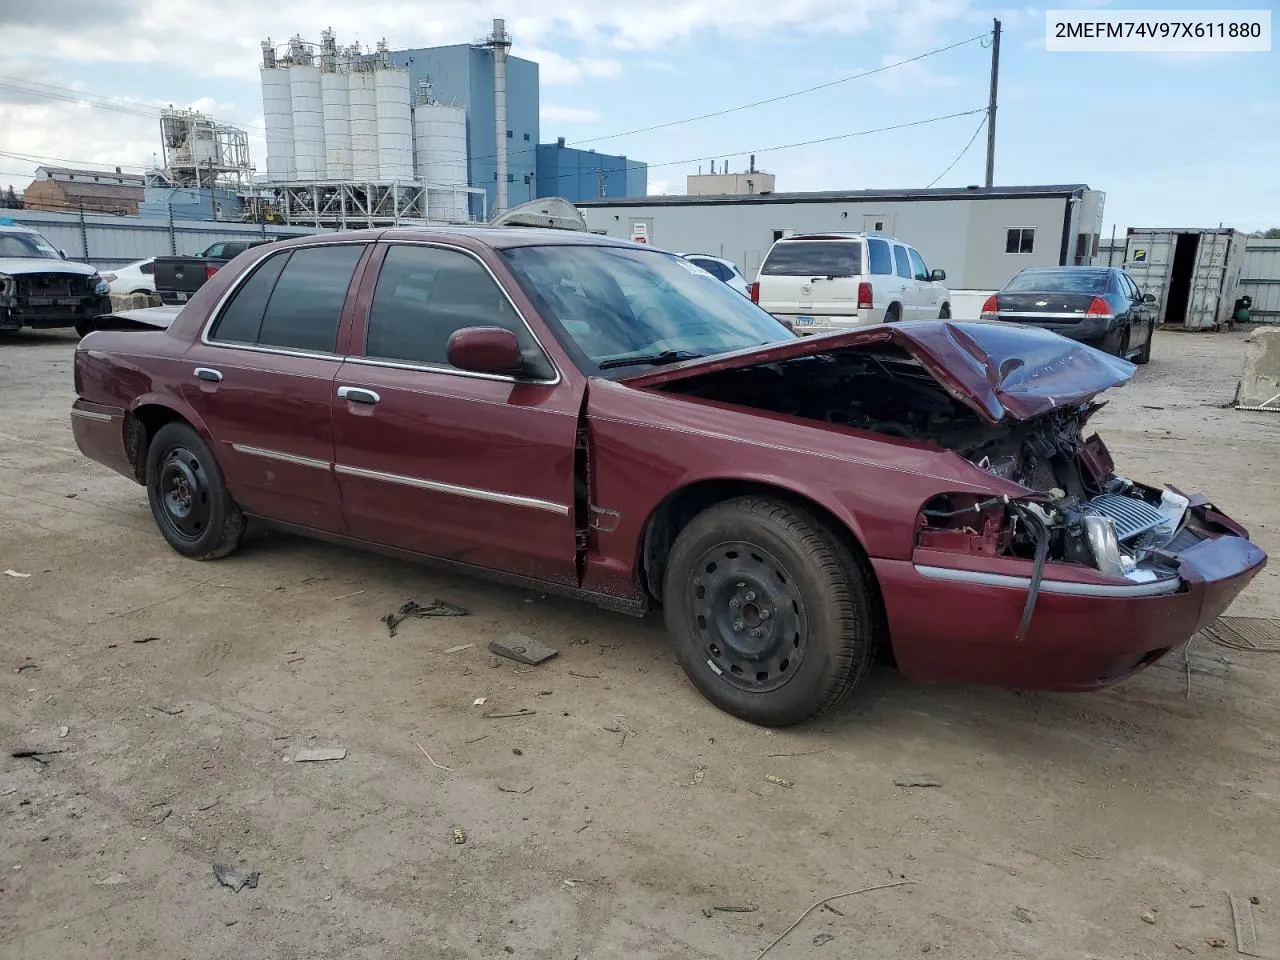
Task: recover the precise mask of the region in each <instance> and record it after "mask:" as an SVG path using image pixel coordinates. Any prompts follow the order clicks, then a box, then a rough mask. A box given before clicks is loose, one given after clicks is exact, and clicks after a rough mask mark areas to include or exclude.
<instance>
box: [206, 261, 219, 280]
mask: <svg viewBox="0 0 1280 960" xmlns="http://www.w3.org/2000/svg"><path fill="white" fill-rule="evenodd" d="M217 272H218V268H217V267H216V266H214V265H213V264H212V263H206V264H205V265H204V278H205V280H212V279H213V275H214V274H215V273H217Z"/></svg>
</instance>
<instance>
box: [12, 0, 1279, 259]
mask: <svg viewBox="0 0 1280 960" xmlns="http://www.w3.org/2000/svg"><path fill="white" fill-rule="evenodd" d="M1052 6H1053V7H1054V8H1076V9H1078V8H1083V7H1090V8H1101V7H1108V6H1109V7H1111V8H1120V9H1182V10H1185V9H1199V10H1205V9H1239V8H1255V9H1272V10H1273V19H1274V20H1275V21H1276V23H1275V25H1274V26H1275V27H1276V28H1280V17H1276V16H1275V11H1274V3H1272V4H1267V3H1259V2H1258V0H1252V2H1250V0H1239V2H1235V3H1230V2H1228V3H1213V2H1211V0H1198V2H1195V3H1183V2H1179V0H1163V2H1157V3H1144V2H1138V0H1121V2H1117V3H1107V2H1106V0H1074V2H1072V0H1059V2H1057V3H1054V4H1052ZM493 17H504V18H505V19H506V21H507V29H508V31H509V32H510V33H511V35H512V36H513V38H514V46H513V48H512V53H513V55H517V56H521V57H524V58H527V59H531V60H535V61H537V62H538V63H539V64H540V80H541V88H542V90H541V96H542V107H541V135H540V139H541V140H542V141H544V142H551V141H554V140H555V138H556V137H557V136H563V137H565V138H566V140H567V141H568V142H569V143H570V144H574V143H582V145H583V146H585V147H591V148H594V149H596V150H599V151H601V152H604V153H622V154H625V155H627V156H628V157H630V158H633V159H637V160H643V161H646V162H648V163H649V164H651V169H650V172H649V190H650V192H651V193H683V192H684V178H685V176H686V175H687V174H690V173H696V172H698V169H699V166H701V169H702V170H704V171H707V170H709V168H710V165H709V161H708V160H705V159H704V160H702V161H701V163H699V162H680V161H686V160H689V159H690V158H705V157H712V156H715V157H719V158H720V161H721V162H723V161H727V162H728V164H729V167H730V169H745V168H746V164H747V161H748V156H749V154H751V153H754V154H755V155H756V165H757V168H758V169H763V170H767V171H768V172H771V173H773V174H775V175H776V177H777V183H776V189H777V190H778V191H796V190H834V189H882V188H883V189H902V188H918V187H924V186H927V185H929V184H930V183H933V182H935V181H936V185H937V186H965V185H968V184H977V183H981V182H982V179H983V176H984V167H985V147H986V131H985V129H983V130H981V131H979V124H980V123H981V122H982V120H983V116H982V114H981V113H969V111H981V110H982V109H983V108H985V107H986V104H987V97H988V90H989V83H990V72H989V71H990V57H991V52H990V49H989V48H988V44H989V41H985V42H984V41H983V40H973V42H969V43H963V44H961V45H960V46H957V47H955V48H953V49H951V50H948V51H945V52H942V53H938V54H935V55H932V56H928V57H925V58H924V59H921V60H917V61H915V62H913V63H909V64H905V65H902V66H896V67H890V68H889V69H884V70H882V71H880V72H878V73H875V74H873V75H871V76H866V77H862V78H860V79H853V80H849V81H847V82H842V83H835V84H833V85H831V86H828V87H826V88H825V89H822V90H819V91H816V92H813V93H808V94H805V95H802V96H797V97H791V98H788V99H785V100H782V101H780V102H777V103H772V104H766V105H762V106H757V107H752V108H750V109H746V110H739V111H735V112H732V113H728V114H726V115H724V116H719V117H715V118H711V119H706V120H701V121H697V122H691V123H678V124H671V122H672V121H679V120H683V119H685V118H689V117H693V116H696V115H700V114H705V113H712V112H716V111H720V110H725V109H727V108H731V107H736V106H739V105H742V104H746V103H750V102H754V101H759V100H763V99H768V98H771V97H776V96H779V95H781V94H785V93H789V92H791V91H796V90H800V89H804V88H808V87H814V86H818V85H821V84H828V83H832V81H838V80H841V79H842V78H845V77H849V76H851V75H854V74H858V73H864V72H866V71H868V70H873V69H876V68H879V67H885V66H887V65H889V64H893V63H896V62H897V61H900V60H905V59H908V58H911V57H915V56H917V55H919V54H922V53H926V52H928V51H930V50H935V49H937V48H940V47H945V46H947V45H950V44H955V43H958V42H960V41H964V40H967V39H969V38H974V37H978V36H979V35H981V34H985V33H987V32H988V31H989V30H990V28H991V24H992V19H993V18H997V17H998V18H999V19H1000V20H1001V22H1002V26H1003V37H1002V42H1001V62H1000V95H999V108H998V111H997V122H996V134H997V136H996V160H995V183H996V184H997V185H1027V184H1060V183H1087V184H1089V185H1090V186H1091V187H1093V188H1095V189H1099V190H1103V191H1105V192H1106V195H1107V196H1106V207H1105V216H1104V233H1105V232H1108V231H1110V229H1111V227H1112V226H1115V227H1116V229H1117V231H1118V233H1120V234H1123V233H1124V230H1125V228H1126V227H1131V226H1146V227H1152V226H1169V227H1175V226H1176V227H1210V226H1217V225H1218V224H1219V223H1221V224H1223V225H1225V226H1234V227H1238V228H1240V229H1243V230H1248V231H1253V230H1261V229H1265V228H1268V227H1274V226H1280V175H1277V172H1276V171H1277V170H1280V160H1277V158H1278V157H1280V51H1277V50H1274V49H1273V51H1272V52H1270V53H1253V54H1195V55H1187V54H1181V55H1175V54H1155V53H1060V52H1047V51H1046V50H1045V8H1044V7H1038V6H1027V5H1016V4H1012V3H983V2H979V0H789V2H786V3H783V2H779V0H714V2H713V0H612V2H610V3H607V4H604V3H600V2H599V0H499V2H491V0H430V2H405V0H362V2H360V3H351V2H350V0H305V2H302V0H275V2H273V3H271V4H262V3H260V2H259V0H218V2H217V3H215V4H210V3H208V0H0V49H3V50H4V51H5V55H4V57H3V58H0V76H2V77H3V79H0V187H4V186H7V185H10V184H12V185H13V186H14V187H15V189H17V190H19V191H21V189H22V188H23V187H25V186H26V185H27V183H28V182H29V181H30V177H31V174H32V172H33V170H34V168H35V166H36V165H37V164H39V163H47V162H62V163H68V162H70V163H76V164H81V163H93V164H105V165H115V164H119V165H121V166H122V168H124V169H126V170H134V171H138V172H140V171H141V170H142V169H143V168H144V167H146V166H148V165H150V164H152V163H153V162H155V160H156V158H157V155H158V153H159V149H160V144H159V131H158V126H159V124H158V120H157V119H156V113H157V111H158V109H159V108H160V107H163V106H168V105H170V104H172V105H175V106H181V107H187V106H193V107H195V108H197V109H200V110H204V111H206V112H210V113H212V114H213V115H214V116H215V117H216V118H217V119H218V120H219V121H222V122H228V123H235V124H238V125H242V126H245V127H246V128H248V129H249V132H250V137H251V140H250V146H251V150H252V152H253V154H254V158H255V161H256V163H257V165H258V169H259V170H260V171H261V170H263V169H265V141H264V139H263V135H262V101H261V94H260V88H259V82H258V70H257V67H258V64H259V62H260V57H261V53H260V46H259V45H260V42H261V40H262V39H263V38H265V37H267V36H270V37H272V38H273V39H274V40H276V41H277V42H281V41H283V40H285V39H287V38H288V37H289V36H292V35H293V34H295V33H301V34H302V35H303V37H304V39H307V40H313V41H318V40H319V34H320V31H321V29H323V28H324V27H332V28H333V29H334V30H335V32H336V33H337V37H338V42H339V43H342V44H345V43H351V42H360V43H362V44H365V45H368V46H372V45H373V44H374V43H376V42H377V41H378V40H379V39H381V38H384V37H385V38H386V39H387V41H388V42H389V44H390V45H391V48H392V49H403V48H408V47H420V46H431V45H436V44H447V43H463V42H469V41H471V40H474V39H477V38H479V37H481V36H483V35H484V34H486V33H487V32H488V30H489V28H490V22H491V20H492V18H493ZM12 78H19V79H20V80H21V81H22V82H20V83H14V82H13V80H12ZM35 85H41V86H38V87H37V86H35ZM15 88H22V89H15ZM68 90H74V91H81V93H69V92H67V91H68ZM82 97H91V98H105V99H107V100H108V106H109V108H108V107H102V106H90V105H88V104H86V103H83V102H78V101H79V99H80V98H82ZM952 114H967V115H964V116H956V117H952V118H951V119H945V120H938V121H937V122H930V123H923V124H920V125H917V126H911V127H906V128H901V129H894V130H881V132H876V133H868V134H865V135H859V136H848V137H845V136H841V135H844V134H851V133H859V132H861V131H871V130H879V129H880V128H884V127H898V126H900V125H903V124H908V123H914V122H917V121H926V120H931V119H933V118H936V117H943V116H948V115H952ZM661 124H671V125H668V126H662V127H660V128H659V129H656V130H649V131H647V132H643V133H633V134H630V135H628V136H616V135H617V134H620V133H625V132H627V131H634V130H637V129H638V128H643V127H652V126H657V125H661ZM975 134H976V136H975ZM829 137H840V139H833V140H830V141H829V142H826V143H820V144H811V145H808V146H802V147H791V148H788V149H771V148H776V147H781V146H785V145H787V144H794V143H797V142H800V141H812V140H818V139H824V138H829ZM966 144H969V146H968V148H967V149H966ZM13 154H17V155H19V156H17V157H15V156H12V155H13ZM953 163H954V166H951V165H952V164H953ZM717 166H719V163H717ZM949 167H950V169H948V168H949Z"/></svg>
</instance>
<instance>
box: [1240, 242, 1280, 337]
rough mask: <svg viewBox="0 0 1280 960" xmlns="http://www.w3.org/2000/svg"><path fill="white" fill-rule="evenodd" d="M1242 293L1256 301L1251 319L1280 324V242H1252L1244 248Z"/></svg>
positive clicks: (1241, 273) (1252, 308)
mask: <svg viewBox="0 0 1280 960" xmlns="http://www.w3.org/2000/svg"><path fill="white" fill-rule="evenodd" d="M1240 293H1241V295H1247V296H1250V297H1253V306H1252V307H1251V308H1250V309H1249V315H1250V316H1251V317H1252V318H1253V319H1255V320H1258V321H1260V322H1261V323H1280V240H1250V241H1249V242H1248V243H1247V244H1245V248H1244V268H1243V269H1242V270H1241V271H1240Z"/></svg>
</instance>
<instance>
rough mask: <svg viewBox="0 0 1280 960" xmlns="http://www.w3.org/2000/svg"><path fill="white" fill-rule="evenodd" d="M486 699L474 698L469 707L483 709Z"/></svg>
mask: <svg viewBox="0 0 1280 960" xmlns="http://www.w3.org/2000/svg"><path fill="white" fill-rule="evenodd" d="M488 699H489V698H488V697H476V698H475V699H474V700H472V701H471V705H472V706H473V707H483V706H484V702H485V701H486V700H488Z"/></svg>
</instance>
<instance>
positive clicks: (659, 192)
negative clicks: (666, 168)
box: [649, 180, 683, 197]
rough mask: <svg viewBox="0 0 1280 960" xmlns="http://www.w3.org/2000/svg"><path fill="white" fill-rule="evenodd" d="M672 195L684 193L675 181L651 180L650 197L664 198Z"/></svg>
mask: <svg viewBox="0 0 1280 960" xmlns="http://www.w3.org/2000/svg"><path fill="white" fill-rule="evenodd" d="M671 193H683V191H682V190H681V189H680V188H679V187H678V186H677V185H676V182H675V181H674V180H650V181H649V196H651V197H662V196H666V195H667V194H671Z"/></svg>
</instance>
